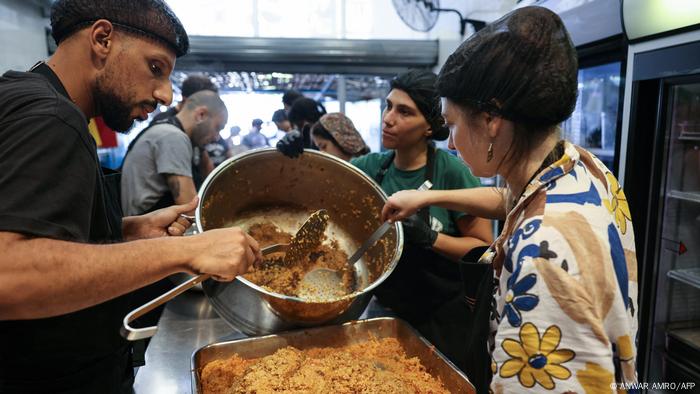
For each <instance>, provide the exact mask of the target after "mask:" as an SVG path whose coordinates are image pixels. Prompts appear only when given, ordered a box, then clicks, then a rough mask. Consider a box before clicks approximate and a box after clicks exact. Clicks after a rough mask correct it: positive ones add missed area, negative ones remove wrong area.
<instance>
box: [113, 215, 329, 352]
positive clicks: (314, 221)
mask: <svg viewBox="0 0 700 394" xmlns="http://www.w3.org/2000/svg"><path fill="white" fill-rule="evenodd" d="M327 224H328V212H326V210H325V209H322V210H319V211H316V212H314V213H312V214H311V216H309V218H308V219H306V221H305V222H304V224H302V225H301V227H300V228H299V230H298V231H297V232H296V234H294V237H292V240H291V241H290V242H289V244H277V245H271V246H268V247H266V248H263V249H262V250H261V251H260V252H261V253H262V255H263V256H265V255H268V254H270V253H277V252H283V251H286V252H287V254H286V255H285V259H284V260H285V263H286V264H290V263H294V262H295V261H296V260H294V259H297V260H298V259H300V258H303V257H304V256H306V255H308V254H309V253H311V252H312V251H313V250H314V249H316V248H317V247H318V246H319V245H320V244H321V241H322V240H323V238H322V236H323V233H324V232H325V231H326V225H327ZM209 278H211V275H209V274H202V275H197V276H195V277H193V278H192V279H190V280H188V281H186V282H184V283H182V284H180V285H179V286H177V287H175V288H174V289H172V290H170V291H168V292H167V293H165V294H163V295H161V296H160V297H158V298H156V299H154V300H153V301H151V302H149V303H147V304H144V305H142V306H140V307H139V308H137V309H134V310H133V311H131V312H129V314H127V315H126V316H125V317H124V321H123V326H122V328H121V330H120V332H121V335H122V336H123V337H124V338H126V339H127V340H129V341H137V340H139V339H144V338H150V337H152V336H153V335H155V333H156V331H158V326H152V327H144V328H134V327H131V326H130V324H131V323H132V322H133V321H134V320H136V319H138V318H139V317H141V316H143V315H145V314H146V313H148V312H150V311H152V310H153V309H155V308H157V307H158V306H160V305H163V304H164V303H166V302H168V301H170V300H172V299H173V298H175V297H177V296H179V295H180V294H182V293H184V292H185V291H187V290H189V289H191V288H193V287H194V286H196V285H198V284H200V283H202V282H204V281H205V280H207V279H209Z"/></svg>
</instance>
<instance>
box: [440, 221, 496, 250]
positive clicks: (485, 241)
mask: <svg viewBox="0 0 700 394" xmlns="http://www.w3.org/2000/svg"><path fill="white" fill-rule="evenodd" d="M456 224H457V228H458V229H459V232H460V234H461V236H459V237H455V236H451V235H447V234H442V233H440V234H438V236H437V239H436V240H435V243H434V244H433V250H434V251H436V252H438V253H440V254H441V255H443V256H445V257H447V258H449V259H451V260H455V261H457V260H460V259H461V258H462V257H464V255H465V254H467V253H468V252H469V251H470V250H472V249H474V248H476V247H479V246H488V245H490V244H491V242H493V236H492V232H491V221H490V220H488V219H482V218H477V217H474V216H469V215H467V216H462V217H461V218H459V219H457V222H456Z"/></svg>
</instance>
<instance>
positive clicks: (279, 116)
mask: <svg viewBox="0 0 700 394" xmlns="http://www.w3.org/2000/svg"><path fill="white" fill-rule="evenodd" d="M272 122H273V123H274V124H275V126H277V130H279V131H282V132H285V133H288V132H289V131H291V130H292V124H291V123H289V118H288V117H287V111H285V110H283V109H278V110H277V111H275V113H274V114H272Z"/></svg>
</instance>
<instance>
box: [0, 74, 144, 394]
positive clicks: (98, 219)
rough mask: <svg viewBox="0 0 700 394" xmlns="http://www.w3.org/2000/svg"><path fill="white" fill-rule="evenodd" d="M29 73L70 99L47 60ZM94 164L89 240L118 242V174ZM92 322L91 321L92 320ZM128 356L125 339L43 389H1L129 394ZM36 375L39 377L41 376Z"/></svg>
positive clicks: (112, 306) (5, 386)
mask: <svg viewBox="0 0 700 394" xmlns="http://www.w3.org/2000/svg"><path fill="white" fill-rule="evenodd" d="M30 72H33V73H36V74H40V75H43V76H44V77H46V78H47V79H48V80H49V82H50V83H51V85H52V86H53V87H54V88H55V89H56V90H57V91H58V92H59V93H60V94H62V95H64V96H65V97H67V98H70V97H69V96H68V92H66V91H65V88H64V87H63V84H62V83H61V81H60V80H59V79H58V77H57V76H56V74H54V73H53V71H52V70H51V69H50V68H49V67H48V66H47V65H46V63H44V62H38V63H37V64H35V65H34V66H33V67H32V68H31V69H30ZM96 160H97V159H96ZM96 165H97V170H96V171H97V174H96V178H97V186H96V192H97V193H99V190H101V191H102V193H101V194H98V199H97V201H95V205H94V206H93V210H94V211H93V215H92V217H93V223H91V228H90V235H89V240H90V242H91V243H116V242H121V241H122V216H123V215H122V210H121V204H120V193H119V190H120V183H119V182H120V178H119V173H118V172H115V171H113V170H110V169H108V168H100V167H99V163H96ZM104 304H105V305H103V308H104V310H103V311H101V313H110V314H111V313H115V314H121V313H125V312H126V311H127V309H126V308H125V304H126V299H124V301H123V302H122V301H120V300H119V299H114V300H111V301H107V302H105V303H104ZM106 304H109V306H106ZM90 323H91V322H90V321H85V324H86V325H89V324H90ZM92 323H93V324H94V322H92ZM118 329H119V327H118V326H115V327H114V330H118ZM100 333H101V332H99V333H97V332H96V333H94V334H93V335H100ZM131 359H132V354H131V346H130V344H129V343H128V342H127V341H124V345H123V346H120V347H119V348H117V349H116V350H115V352H114V353H113V354H110V355H108V356H106V357H104V358H102V359H96V360H95V362H94V363H93V364H92V365H91V366H90V367H89V368H87V369H84V370H81V371H80V372H78V373H76V374H74V375H71V376H66V377H65V378H63V379H60V380H52V381H51V383H50V386H49V387H47V388H46V389H45V390H44V389H39V388H38V386H40V385H41V383H40V381H36V379H32V381H31V382H17V383H16V384H15V383H0V392H2V393H15V392H16V393H34V392H42V393H44V392H56V393H65V394H68V393H70V394H72V393H80V394H83V393H98V392H99V393H114V394H117V393H119V394H125V393H132V392H133V389H132V386H133V383H134V370H133V368H132V363H131ZM38 378H39V379H40V377H38ZM47 384H48V383H47ZM28 387H33V388H36V390H38V391H33V389H29V388H28Z"/></svg>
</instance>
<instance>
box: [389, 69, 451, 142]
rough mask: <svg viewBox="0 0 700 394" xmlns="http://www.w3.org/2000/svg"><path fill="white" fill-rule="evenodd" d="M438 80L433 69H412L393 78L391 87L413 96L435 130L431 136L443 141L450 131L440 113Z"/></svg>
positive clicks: (412, 98)
mask: <svg viewBox="0 0 700 394" xmlns="http://www.w3.org/2000/svg"><path fill="white" fill-rule="evenodd" d="M436 80H437V75H435V73H433V72H431V71H428V70H419V69H412V70H409V71H407V72H405V73H402V74H399V75H397V76H396V77H395V78H394V79H392V80H391V82H390V87H391V89H398V90H402V91H404V92H406V94H408V96H409V97H411V100H413V102H414V103H415V104H416V107H418V110H419V111H420V112H421V114H423V117H425V120H426V121H427V122H428V124H429V125H430V128H431V130H432V131H433V133H432V134H431V135H430V138H432V139H435V140H438V141H442V140H444V139H446V138H447V137H448V136H449V135H450V131H449V130H448V129H447V128H446V127H445V126H444V123H445V122H444V121H443V119H442V115H441V113H440V112H441V111H440V96H439V95H438V93H437V89H436V88H435V82H436Z"/></svg>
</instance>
